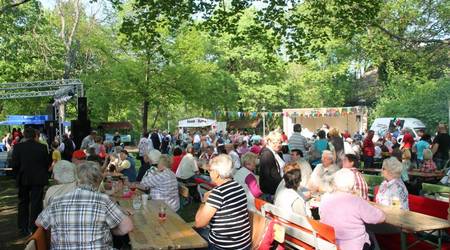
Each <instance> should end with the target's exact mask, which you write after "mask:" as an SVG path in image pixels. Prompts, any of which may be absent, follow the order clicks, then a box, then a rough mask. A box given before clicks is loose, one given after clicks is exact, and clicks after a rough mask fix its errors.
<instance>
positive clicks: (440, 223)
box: [370, 202, 450, 250]
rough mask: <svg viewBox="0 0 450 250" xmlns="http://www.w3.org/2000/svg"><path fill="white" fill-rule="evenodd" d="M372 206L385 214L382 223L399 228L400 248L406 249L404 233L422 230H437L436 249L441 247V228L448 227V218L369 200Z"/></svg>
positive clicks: (449, 224) (449, 226) (449, 225)
mask: <svg viewBox="0 0 450 250" xmlns="http://www.w3.org/2000/svg"><path fill="white" fill-rule="evenodd" d="M370 203H371V204H372V205H373V206H375V207H377V208H379V209H381V210H382V211H383V212H384V214H385V215H386V221H385V222H384V223H386V224H389V225H392V226H394V227H397V228H399V229H401V249H402V250H403V249H405V250H406V249H407V248H408V246H407V241H406V234H407V233H417V232H423V231H433V230H438V231H439V243H438V249H441V237H442V235H441V233H440V232H441V230H442V229H447V228H450V223H449V221H448V220H444V219H441V218H437V217H433V216H429V215H426V214H421V213H417V212H412V211H408V210H403V209H400V208H397V207H392V206H384V205H381V204H378V203H375V202H370Z"/></svg>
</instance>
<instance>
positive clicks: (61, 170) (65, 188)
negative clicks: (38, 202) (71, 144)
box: [44, 160, 75, 208]
mask: <svg viewBox="0 0 450 250" xmlns="http://www.w3.org/2000/svg"><path fill="white" fill-rule="evenodd" d="M53 178H54V179H55V181H56V183H58V184H57V185H53V186H51V187H49V188H48V190H47V192H46V193H45V197H44V208H46V207H47V206H48V204H49V202H50V201H51V199H52V198H53V197H56V196H58V195H63V194H66V193H68V192H71V191H72V190H73V189H74V188H75V164H73V163H72V162H70V161H66V160H60V161H58V162H57V163H56V164H55V166H54V167H53Z"/></svg>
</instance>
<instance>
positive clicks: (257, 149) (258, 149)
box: [250, 145, 261, 155]
mask: <svg viewBox="0 0 450 250" xmlns="http://www.w3.org/2000/svg"><path fill="white" fill-rule="evenodd" d="M250 152H252V153H254V154H257V155H259V153H260V152H261V147H260V146H258V145H253V146H252V147H251V148H250Z"/></svg>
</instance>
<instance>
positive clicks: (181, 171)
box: [176, 153, 198, 180]
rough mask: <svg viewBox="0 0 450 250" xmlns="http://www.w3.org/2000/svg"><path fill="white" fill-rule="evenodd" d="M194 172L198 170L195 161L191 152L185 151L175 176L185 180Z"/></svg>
mask: <svg viewBox="0 0 450 250" xmlns="http://www.w3.org/2000/svg"><path fill="white" fill-rule="evenodd" d="M196 172H198V166H197V161H196V160H195V157H194V156H193V155H192V154H191V153H187V154H186V155H185V156H183V158H182V159H181V162H180V165H179V166H178V169H177V173H176V176H177V177H178V178H180V179H183V180H186V179H189V178H191V177H192V176H194V175H195V173H196Z"/></svg>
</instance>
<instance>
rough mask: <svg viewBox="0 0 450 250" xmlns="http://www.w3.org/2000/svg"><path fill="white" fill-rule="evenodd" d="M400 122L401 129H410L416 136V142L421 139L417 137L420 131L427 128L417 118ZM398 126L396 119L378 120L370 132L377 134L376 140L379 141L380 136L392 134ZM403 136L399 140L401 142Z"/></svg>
mask: <svg viewBox="0 0 450 250" xmlns="http://www.w3.org/2000/svg"><path fill="white" fill-rule="evenodd" d="M397 119H398V120H400V122H399V125H400V129H402V128H410V129H411V130H412V131H413V132H414V134H413V135H412V136H413V137H414V139H415V140H416V141H418V140H419V139H420V138H419V136H418V135H417V134H418V132H419V130H421V129H423V130H425V128H426V126H425V124H424V123H423V122H422V121H421V120H419V119H416V118H409V117H408V118H397ZM395 127H396V126H395V125H394V118H393V117H382V118H377V119H375V121H373V123H372V126H370V130H373V131H374V132H375V136H374V140H377V139H378V138H379V136H380V135H383V134H385V133H386V132H387V131H390V132H392V129H394V128H395ZM402 137H403V136H399V137H398V138H397V139H398V141H399V142H400V141H401V138H402Z"/></svg>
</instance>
